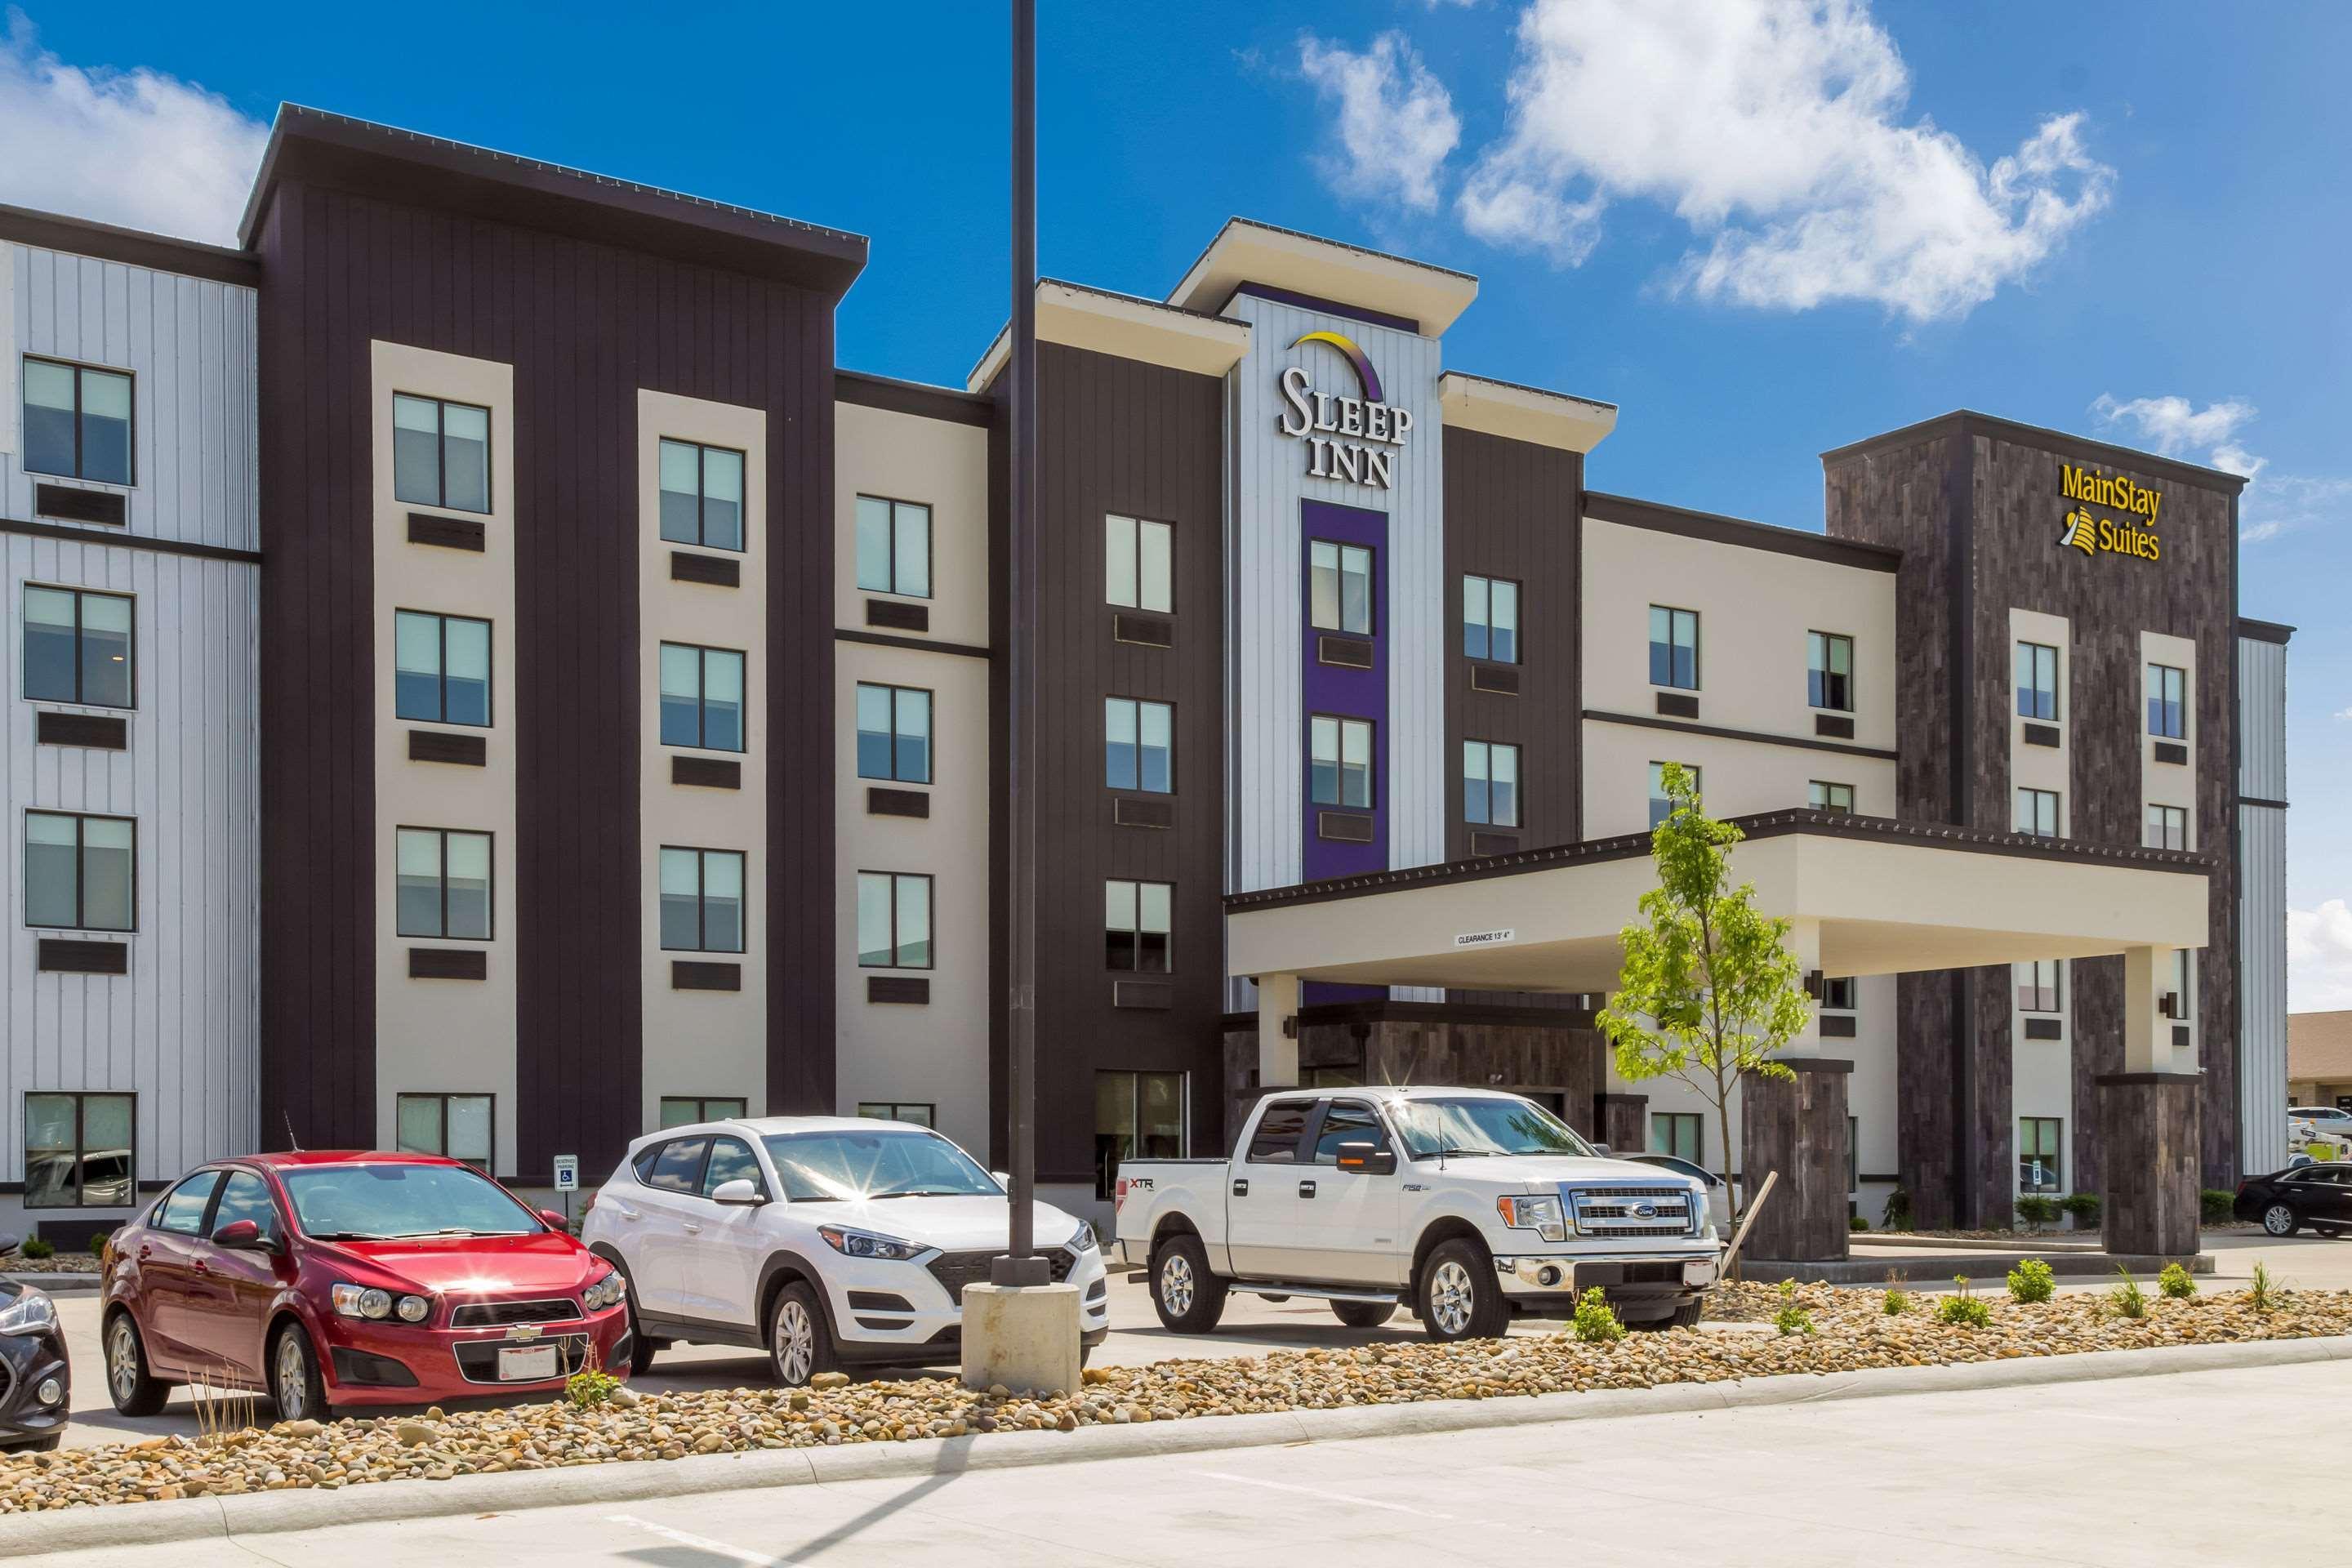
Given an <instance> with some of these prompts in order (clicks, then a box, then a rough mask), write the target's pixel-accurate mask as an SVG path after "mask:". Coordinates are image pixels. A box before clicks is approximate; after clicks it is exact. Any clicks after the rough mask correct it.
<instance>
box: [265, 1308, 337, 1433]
mask: <svg viewBox="0 0 2352 1568" xmlns="http://www.w3.org/2000/svg"><path fill="white" fill-rule="evenodd" d="M269 1396H270V1398H272V1399H274V1400H276V1401H277V1402H278V1419H279V1420H280V1421H326V1420H330V1419H331V1418H332V1417H331V1412H330V1411H329V1409H328V1406H327V1380H326V1379H325V1378H324V1377H323V1376H321V1375H320V1372H319V1352H316V1351H314V1350H312V1349H311V1348H310V1335H309V1334H307V1333H304V1332H303V1331H302V1325H301V1324H299V1323H289V1324H287V1325H286V1326H285V1327H284V1328H282V1329H279V1330H278V1337H277V1339H276V1340H274V1341H272V1342H270V1346H269Z"/></svg>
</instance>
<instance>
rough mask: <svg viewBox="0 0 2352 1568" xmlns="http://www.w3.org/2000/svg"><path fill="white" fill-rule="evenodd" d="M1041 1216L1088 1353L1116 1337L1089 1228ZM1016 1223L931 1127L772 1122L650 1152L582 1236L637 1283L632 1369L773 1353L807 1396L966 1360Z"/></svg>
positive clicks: (616, 1177) (645, 1145) (697, 1131)
mask: <svg viewBox="0 0 2352 1568" xmlns="http://www.w3.org/2000/svg"><path fill="white" fill-rule="evenodd" d="M1035 1209H1036V1237H1037V1244H1038V1246H1039V1247H1040V1249H1041V1250H1043V1251H1044V1252H1045V1256H1046V1259H1047V1261H1048V1263H1049V1264H1050V1265H1051V1268H1052V1272H1053V1277H1054V1278H1055V1279H1060V1280H1067V1281H1069V1282H1070V1283H1072V1284H1074V1285H1076V1286H1077V1287H1078V1290H1079V1298H1078V1302H1079V1327H1080V1329H1081V1338H1080V1343H1081V1345H1082V1347H1084V1348H1085V1349H1089V1350H1090V1349H1092V1348H1093V1347H1094V1346H1096V1345H1097V1344H1100V1343H1101V1342H1102V1340H1103V1336H1104V1335H1106V1334H1107V1333H1108V1332H1109V1331H1110V1319H1109V1305H1110V1302H1109V1288H1108V1283H1107V1282H1106V1279H1105V1276H1104V1271H1103V1258H1102V1251H1101V1249H1100V1247H1098V1246H1097V1243H1096V1240H1095V1233H1094V1227H1093V1226H1090V1225H1088V1224H1087V1223H1086V1222H1085V1221H1083V1220H1079V1219H1076V1218H1073V1217H1072V1216H1071V1215H1066V1214H1065V1213H1063V1212H1062V1211H1061V1210H1060V1209H1057V1208H1055V1207H1053V1206H1052V1205H1047V1204H1038V1205H1035ZM1010 1226H1011V1211H1010V1205H1008V1203H1007V1202H1006V1198H1005V1192H1004V1188H1003V1186H1002V1185H1000V1184H998V1182H997V1181H996V1179H995V1178H994V1177H992V1176H991V1175H990V1174H989V1173H987V1172H986V1171H984V1170H982V1168H981V1167H980V1166H979V1165H978V1164H977V1163H974V1162H973V1160H972V1158H971V1155H969V1154H967V1153H965V1152H963V1151H962V1150H961V1149H959V1148H958V1147H956V1146H955V1145H954V1144H953V1143H951V1142H948V1140H946V1139H945V1138H942V1137H940V1135H939V1134H938V1133H936V1132H933V1131H930V1130H929V1129H928V1128H923V1127H916V1126H912V1125H909V1124H908V1123H906V1122H899V1121H874V1120H871V1119H868V1118H864V1117H854V1118H853V1117H839V1116H769V1117H754V1118H745V1119H739V1120H730V1121H705V1122H698V1123H696V1124H695V1125H693V1126H690V1127H672V1128H667V1129H665V1130H664V1131H659V1132H656V1133H652V1134H650V1135H648V1136H646V1137H644V1138H640V1139H638V1140H637V1141H636V1142H634V1143H632V1144H630V1145H629V1157H628V1159H627V1160H626V1161H625V1163H623V1164H622V1166H621V1168H620V1169H619V1170H617V1171H615V1172H614V1173H613V1176H612V1179H611V1180H610V1181H608V1182H606V1183H605V1184H604V1187H603V1188H602V1190H600V1191H599V1192H598V1193H597V1194H596V1195H595V1196H594V1198H593V1199H592V1200H591V1202H590V1206H589V1209H588V1213H587V1216H586V1218H585V1219H584V1220H583V1222H582V1224H581V1227H580V1239H581V1240H583V1241H584V1242H586V1243H587V1244H588V1246H589V1247H590V1249H591V1250H593V1251H594V1252H595V1253H596V1254H597V1255H598V1256H600V1257H602V1258H606V1259H608V1260H610V1261H611V1262H612V1263H613V1264H614V1266H615V1267H617V1268H619V1269H620V1270H621V1272H622V1273H623V1274H624V1275H625V1277H626V1278H627V1280H628V1286H629V1315H630V1325H631V1328H632V1329H633V1330H634V1331H635V1333H634V1342H635V1347H636V1349H635V1365H634V1368H633V1370H634V1371H635V1372H639V1373H642V1372H644V1371H645V1370H646V1368H647V1367H648V1366H650V1365H651V1364H652V1362H653V1355H654V1352H655V1351H656V1349H657V1348H659V1347H660V1346H663V1345H666V1344H668V1343H672V1342H677V1341H679V1340H688V1341H693V1342H697V1343H703V1344H728V1345H747V1346H756V1347H759V1348H761V1349H764V1350H765V1351H767V1352H768V1357H769V1360H770V1362H771V1363H772V1365H773V1366H774V1368H775V1373H776V1380H777V1381H778V1382H780V1383H783V1384H802V1383H806V1382H807V1381H808V1380H809V1379H810V1378H811V1377H812V1376H814V1374H815V1373H820V1372H830V1371H833V1370H835V1368H837V1367H838V1366H840V1365H841V1364H842V1363H845V1362H865V1363H887V1364H892V1365H899V1366H919V1365H927V1364H933V1363H950V1362H953V1361H955V1360H957V1359H958V1358H959V1356H960V1355H961V1348H962V1347H961V1325H962V1312H961V1301H962V1299H963V1288H964V1287H965V1286H966V1285H969V1284H973V1283H977V1282H979V1281H982V1280H985V1279H987V1278H988V1274H989V1263H990V1260H991V1259H992V1258H995V1257H996V1256H998V1255H999V1254H1001V1253H1002V1252H1003V1250H1004V1248H1005V1247H1006V1245H1007V1244H1008V1241H1009V1232H1010Z"/></svg>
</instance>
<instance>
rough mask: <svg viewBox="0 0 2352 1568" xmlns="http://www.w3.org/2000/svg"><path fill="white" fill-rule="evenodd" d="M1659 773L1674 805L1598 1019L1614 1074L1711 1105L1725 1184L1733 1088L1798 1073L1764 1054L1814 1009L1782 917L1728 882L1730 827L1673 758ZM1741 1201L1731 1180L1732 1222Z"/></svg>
mask: <svg viewBox="0 0 2352 1568" xmlns="http://www.w3.org/2000/svg"><path fill="white" fill-rule="evenodd" d="M1664 774H1665V776H1664V784H1665V792H1666V797H1667V799H1669V800H1670V801H1672V802H1673V803H1674V810H1673V812H1672V813H1671V814H1670V815H1669V816H1667V818H1666V819H1665V821H1664V822H1662V823H1660V824H1659V825H1658V826H1657V827H1656V829H1655V830H1654V831H1653V832H1652V833H1651V835H1650V854H1651V857H1652V858H1653V859H1654V860H1655V861H1656V862H1657V867H1658V885H1657V887H1655V888H1654V889H1651V890H1650V891H1649V892H1646V893H1644V894H1643V895H1642V903H1641V910H1642V917H1643V921H1646V922H1647V923H1646V924H1636V925H1629V926H1627V927H1626V928H1625V930H1624V932H1623V935H1622V941H1623V942H1624V944H1625V962H1624V965H1623V967H1622V969H1621V970H1620V972H1619V974H1618V982H1617V985H1618V988H1617V991H1616V994H1614V995H1612V997H1611V998H1610V1001H1609V1005H1608V1006H1606V1007H1604V1008H1602V1009H1601V1016H1600V1025H1601V1033H1603V1034H1605V1035H1607V1036H1608V1037H1609V1041H1610V1044H1611V1045H1612V1046H1613V1047H1615V1050H1616V1058H1617V1071H1618V1074H1619V1075H1620V1076H1621V1077H1623V1078H1626V1079H1632V1080H1633V1081H1635V1082H1639V1081H1641V1080H1642V1079H1653V1078H1664V1079H1673V1080H1675V1082H1677V1083H1680V1084H1682V1085H1684V1086H1685V1087H1686V1088H1689V1089H1694V1090H1696V1091H1697V1092H1698V1093H1699V1094H1701V1095H1704V1096H1705V1097H1706V1100H1707V1102H1708V1103H1709V1104H1711V1105H1713V1106H1714V1107H1715V1110H1716V1125H1717V1127H1718V1128H1719V1129H1721V1131H1722V1135H1723V1175H1724V1180H1725V1182H1726V1183H1727V1184H1728V1183H1729V1182H1730V1180H1731V1173H1732V1171H1733V1170H1734V1169H1736V1168H1737V1167H1736V1166H1735V1165H1734V1164H1733V1163H1732V1157H1731V1116H1730V1110H1731V1099H1732V1095H1733V1092H1734V1091H1735V1090H1736V1089H1738V1087H1739V1085H1740V1083H1741V1082H1742V1080H1744V1079H1751V1078H1779V1079H1793V1078H1795V1077H1796V1074H1795V1073H1793V1072H1791V1071H1790V1069H1789V1068H1788V1066H1787V1064H1785V1063H1783V1062H1779V1061H1775V1060H1774V1059H1773V1056H1774V1053H1776V1052H1778V1051H1779V1050H1780V1048H1781V1047H1784V1046H1786V1045H1787V1044H1788V1043H1789V1042H1790V1040H1792V1039H1794V1038H1796V1037H1797V1036H1798V1035H1799V1034H1800V1033H1801V1032H1802V1031H1803V1029H1804V1027H1805V1024H1806V1021H1807V1019H1808V1018H1809V1017H1810V1016H1811V1010H1812V1009H1811V1002H1810V1001H1809V1000H1808V998H1807V997H1806V995H1805V991H1804V977H1803V974H1802V973H1801V970H1800V968H1799V965H1798V962H1797V955H1796V954H1795V953H1793V952H1790V951H1789V949H1788V948H1787V947H1786V946H1785V945H1783V944H1784V941H1785V939H1786V938H1787V936H1788V934H1789V928H1790V922H1789V921H1785V920H1775V919H1772V918H1770V917H1769V916H1766V915H1761V914H1759V913H1757V911H1756V906H1755V897H1756V889H1755V888H1754V887H1752V886H1751V885H1749V884H1748V883H1746V882H1742V883H1740V884H1739V885H1738V887H1733V886H1731V847H1732V846H1733V845H1735V844H1737V843H1738V842H1739V840H1740V837H1741V834H1740V831H1739V829H1738V828H1737V827H1735V826H1732V825H1731V824H1730V823H1727V822H1717V820H1715V818H1713V817H1711V816H1707V815H1706V813H1705V812H1704V811H1702V810H1701V809H1700V806H1699V797H1698V791H1697V789H1696V786H1695V785H1694V784H1693V783H1692V780H1691V776H1690V773H1689V772H1688V770H1686V769H1685V768H1684V767H1683V766H1682V764H1681V763H1666V764H1665V770H1664ZM1740 1208H1741V1205H1740V1201H1739V1195H1738V1189H1737V1188H1734V1189H1733V1194H1732V1216H1731V1217H1732V1221H1733V1223H1734V1224H1737V1223H1738V1218H1739V1213H1740Z"/></svg>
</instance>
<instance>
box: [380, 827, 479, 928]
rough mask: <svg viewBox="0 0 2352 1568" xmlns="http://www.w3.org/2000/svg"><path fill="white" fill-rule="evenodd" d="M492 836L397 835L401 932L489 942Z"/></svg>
mask: <svg viewBox="0 0 2352 1568" xmlns="http://www.w3.org/2000/svg"><path fill="white" fill-rule="evenodd" d="M490 837H491V836H490V835H489V834H487V833H473V832H467V831H465V830H463V829H458V828H450V827H403V828H399V829H397V830H396V844H395V849H394V858H395V860H396V862H397V867H396V875H397V878H398V889H397V900H396V901H397V905H398V909H397V913H396V915H395V918H394V927H395V931H396V933H397V934H398V935H401V936H417V937H430V938H436V939H439V940H442V941H448V942H488V941H489V940H490V939H491V931H492V926H493V916H492V901H491V900H492V873H491V853H490Z"/></svg>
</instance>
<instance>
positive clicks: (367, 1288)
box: [327, 1283, 433, 1323]
mask: <svg viewBox="0 0 2352 1568" xmlns="http://www.w3.org/2000/svg"><path fill="white" fill-rule="evenodd" d="M327 1294H328V1296H329V1298H330V1299H331V1300H333V1302H334V1304H335V1310H336V1311H337V1312H339V1313H341V1315H342V1316H344V1317H346V1318H360V1319H364V1320H366V1321H370V1322H379V1323H380V1322H382V1321H383V1320H384V1319H386V1318H389V1317H391V1316H393V1315H394V1313H397V1314H399V1317H400V1321H402V1322H404V1323H421V1322H423V1321H425V1319H426V1318H428V1317H430V1316H432V1313H433V1302H432V1300H430V1299H429V1298H427V1297H424V1296H394V1294H393V1293H392V1292H391V1291H389V1290H383V1289H378V1288H376V1287H375V1286H373V1285H351V1284H341V1283H339V1284H336V1285H334V1286H332V1287H331V1288H330V1289H329V1290H328V1292H327Z"/></svg>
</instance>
